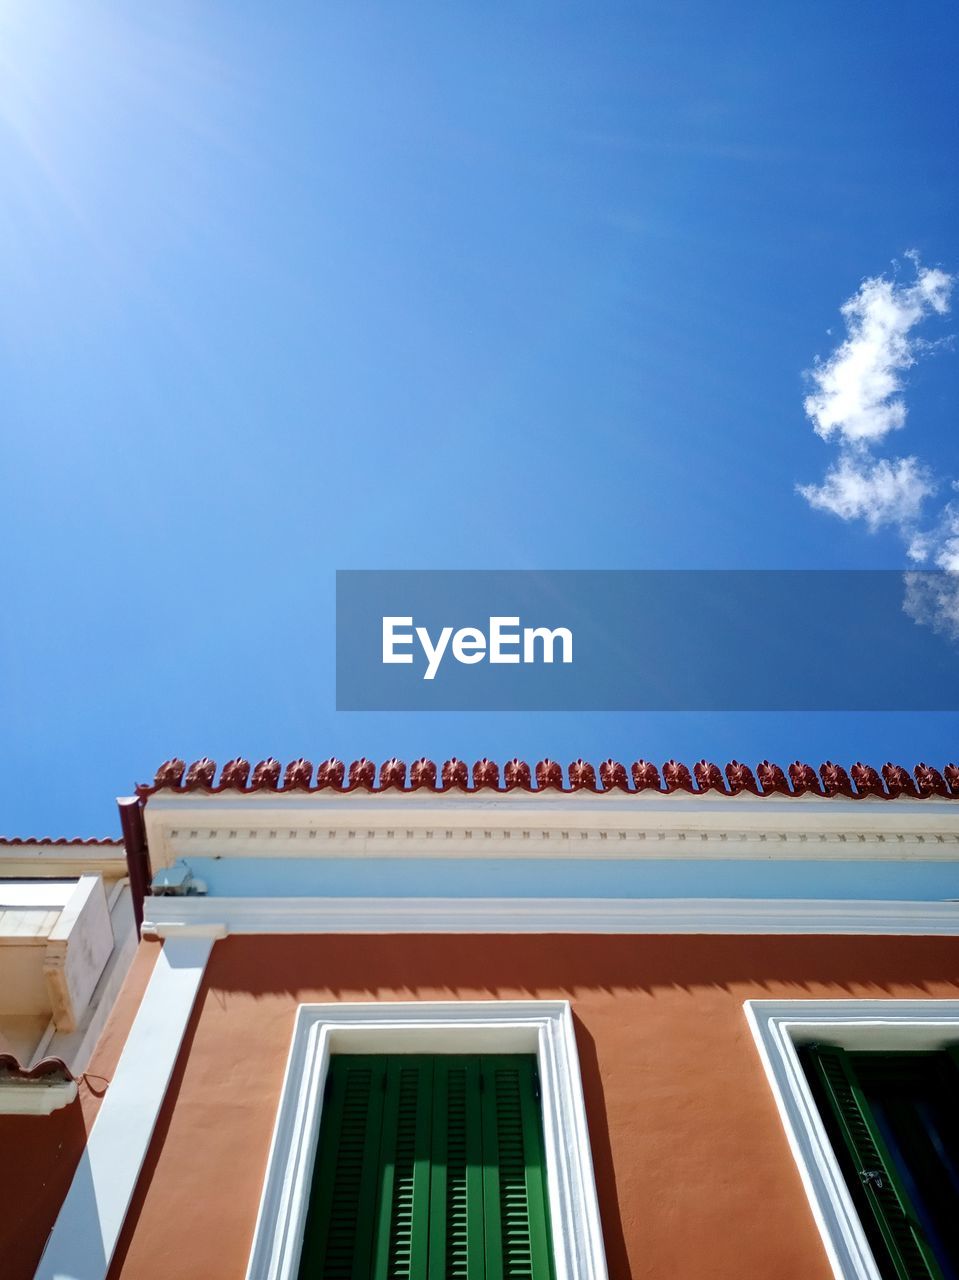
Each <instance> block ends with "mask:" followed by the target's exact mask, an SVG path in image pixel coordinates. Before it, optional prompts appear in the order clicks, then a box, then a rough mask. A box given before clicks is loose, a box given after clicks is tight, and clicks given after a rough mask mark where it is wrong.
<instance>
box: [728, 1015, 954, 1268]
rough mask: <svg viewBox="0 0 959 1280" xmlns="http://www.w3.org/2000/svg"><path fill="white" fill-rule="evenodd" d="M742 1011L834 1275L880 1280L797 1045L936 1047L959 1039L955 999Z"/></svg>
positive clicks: (893, 1047)
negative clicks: (760, 1059) (770, 1088)
mask: <svg viewBox="0 0 959 1280" xmlns="http://www.w3.org/2000/svg"><path fill="white" fill-rule="evenodd" d="M745 1010H746V1017H747V1020H748V1022H749V1026H750V1028H751V1030H752V1033H753V1036H754V1037H755V1040H756V1044H757V1045H758V1047H759V1053H760V1057H761V1058H762V1062H763V1066H764V1068H765V1070H766V1075H767V1077H768V1079H769V1083H770V1085H771V1087H772V1091H773V1096H774V1097H775V1099H776V1106H777V1107H778V1109H779V1115H780V1117H781V1119H782V1122H783V1126H784V1128H785V1130H786V1137H787V1139H788V1140H789V1146H790V1149H791V1150H792V1153H793V1157H794V1159H795V1161H796V1165H797V1166H798V1169H799V1174H800V1177H801V1178H802V1181H803V1186H804V1187H805V1189H806V1195H807V1196H808V1197H809V1203H810V1206H811V1207H812V1211H813V1216H814V1217H815V1219H816V1225H817V1226H818V1228H819V1232H820V1235H821V1236H822V1240H823V1244H824V1245H825V1248H826V1253H827V1255H828V1257H829V1261H830V1264H831V1266H832V1270H833V1275H834V1276H835V1277H836V1280H881V1277H880V1275H879V1271H878V1268H877V1267H876V1262H875V1259H874V1258H873V1255H872V1250H871V1249H870V1248H869V1244H868V1242H867V1240H866V1235H865V1232H864V1231H863V1228H862V1223H861V1222H860V1220H859V1215H858V1214H857V1213H856V1209H855V1206H854V1205H853V1202H852V1198H851V1196H850V1194H849V1191H848V1189H847V1187H846V1183H845V1179H844V1178H843V1176H842V1172H841V1170H840V1168H839V1164H838V1162H837V1160H836V1157H835V1154H834V1152H833V1149H832V1145H831V1143H830V1141H829V1138H828V1137H827V1136H826V1131H825V1128H824V1127H823V1123H822V1119H821V1118H820V1115H819V1110H818V1108H817V1106H816V1103H815V1102H814V1100H813V1097H812V1093H811V1091H810V1089H809V1085H808V1082H807V1080H806V1076H805V1073H804V1071H803V1069H802V1065H801V1064H800V1061H799V1056H798V1054H797V1052H796V1047H797V1045H801V1044H808V1043H810V1042H811V1041H814V1040H815V1041H822V1042H825V1043H828V1044H837V1045H842V1046H844V1047H847V1048H864V1047H869V1048H874V1049H895V1048H902V1049H930V1048H940V1047H942V1045H943V1044H945V1043H947V1042H949V1041H953V1042H954V1041H955V1040H956V1039H957V1038H959V1000H747V1001H746V1004H745Z"/></svg>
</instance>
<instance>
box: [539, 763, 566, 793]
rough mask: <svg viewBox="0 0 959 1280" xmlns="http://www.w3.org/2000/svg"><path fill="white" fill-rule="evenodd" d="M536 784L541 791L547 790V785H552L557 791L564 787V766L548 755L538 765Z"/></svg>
mask: <svg viewBox="0 0 959 1280" xmlns="http://www.w3.org/2000/svg"><path fill="white" fill-rule="evenodd" d="M536 786H537V789H538V790H540V791H545V790H546V789H547V787H552V788H554V789H555V790H556V791H562V789H563V767H562V765H560V764H557V762H556V761H555V760H550V759H549V758H548V757H547V758H546V759H545V760H540V762H539V764H538V765H537V766H536Z"/></svg>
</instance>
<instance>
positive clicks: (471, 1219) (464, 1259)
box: [429, 1055, 485, 1280]
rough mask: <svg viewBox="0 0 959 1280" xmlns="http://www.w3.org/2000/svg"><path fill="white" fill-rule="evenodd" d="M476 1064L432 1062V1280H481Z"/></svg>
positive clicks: (468, 1060)
mask: <svg viewBox="0 0 959 1280" xmlns="http://www.w3.org/2000/svg"><path fill="white" fill-rule="evenodd" d="M482 1141H483V1135H482V1115H481V1109H480V1059H479V1058H475V1057H460V1056H457V1057H451V1056H447V1055H441V1056H438V1057H437V1058H436V1064H435V1067H434V1071H433V1170H432V1174H433V1177H432V1187H431V1196H430V1269H429V1274H430V1276H431V1277H443V1278H445V1280H483V1278H484V1276H485V1270H484V1250H483V1155H482Z"/></svg>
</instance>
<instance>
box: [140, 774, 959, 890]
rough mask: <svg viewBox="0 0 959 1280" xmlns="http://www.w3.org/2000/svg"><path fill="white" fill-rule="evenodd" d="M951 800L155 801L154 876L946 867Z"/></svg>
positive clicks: (501, 796)
mask: <svg viewBox="0 0 959 1280" xmlns="http://www.w3.org/2000/svg"><path fill="white" fill-rule="evenodd" d="M957 816H959V812H957V808H956V801H955V800H946V799H941V800H940V799H931V798H930V799H925V800H914V799H909V798H907V797H902V798H900V799H897V800H881V799H878V798H873V797H869V798H866V799H862V800H850V799H847V798H845V797H841V796H835V797H833V798H831V799H825V798H824V797H821V796H763V797H760V796H753V795H749V794H748V793H746V792H743V793H741V794H739V795H736V796H717V795H687V794H686V793H684V792H675V793H673V794H671V795H662V794H658V793H654V792H642V793H640V794H630V795H626V794H623V793H621V792H615V791H610V792H603V793H601V794H600V793H596V792H590V791H577V792H574V793H573V794H560V793H558V792H554V791H546V792H534V793H530V792H524V791H521V790H517V791H509V792H483V793H478V794H468V793H464V794H459V793H456V792H446V793H444V794H442V795H437V794H435V793H432V792H428V791H412V792H397V791H386V792H380V793H373V794H371V793H370V792H367V791H353V792H338V791H318V792H313V793H311V794H304V793H297V792H283V793H281V794H278V793H276V792H269V791H256V792H247V793H238V792H234V791H223V792H219V793H215V794H212V795H204V794H203V793H202V792H198V791H188V792H185V793H183V794H176V793H173V792H166V791H161V792H159V793H157V794H156V795H152V796H151V797H150V800H149V803H148V804H147V806H146V808H145V810H144V820H145V822H146V827H147V839H148V843H149V846H150V858H151V862H152V865H153V868H154V870H158V869H160V868H161V867H165V866H169V865H171V864H172V863H174V862H176V861H177V859H179V858H185V859H187V860H188V861H189V859H191V858H196V857H224V858H262V857H282V858H324V857H335V858H343V857H347V858H370V857H379V858H389V857H397V858H410V857H416V858H431V857H435V858H477V857H481V858H488V859H511V858H520V859H529V858H545V859H549V860H550V861H553V860H555V859H561V858H590V857H592V858H602V859H622V858H627V859H633V858H638V859H640V860H643V859H646V858H651V859H656V858H663V857H695V858H718V859H726V858H731V857H735V858H757V859H760V860H765V859H767V858H770V857H783V858H796V859H803V860H812V861H820V860H827V861H829V860H840V861H844V862H845V861H875V860H891V861H895V862H901V861H909V860H913V859H919V860H923V861H928V860H932V861H953V862H954V861H959V827H957V821H956V819H957Z"/></svg>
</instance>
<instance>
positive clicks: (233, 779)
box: [220, 756, 250, 791]
mask: <svg viewBox="0 0 959 1280" xmlns="http://www.w3.org/2000/svg"><path fill="white" fill-rule="evenodd" d="M249 776H250V762H249V760H244V759H243V757H242V756H237V757H236V759H234V760H228V761H227V763H226V764H225V765H224V766H223V772H222V773H221V774H220V786H221V787H231V788H232V789H233V790H235V791H243V790H244V789H245V787H246V783H247V779H248V778H249Z"/></svg>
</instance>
